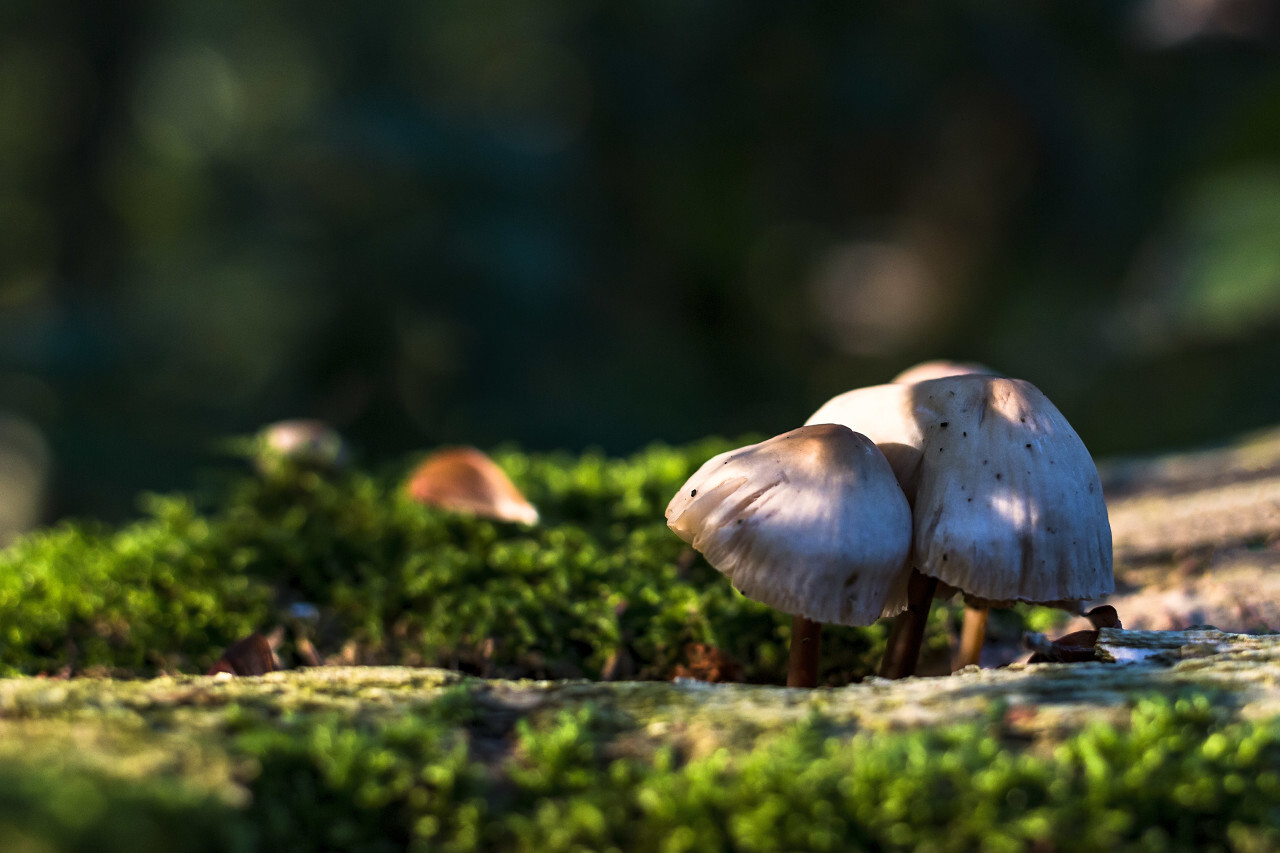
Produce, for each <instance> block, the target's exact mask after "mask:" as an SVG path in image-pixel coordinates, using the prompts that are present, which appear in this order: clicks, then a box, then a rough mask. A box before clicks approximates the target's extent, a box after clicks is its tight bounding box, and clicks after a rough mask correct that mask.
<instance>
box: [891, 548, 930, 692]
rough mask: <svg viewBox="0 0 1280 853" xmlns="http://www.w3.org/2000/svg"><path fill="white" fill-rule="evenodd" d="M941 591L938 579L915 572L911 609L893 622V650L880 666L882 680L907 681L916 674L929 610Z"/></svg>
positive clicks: (909, 595) (909, 599)
mask: <svg viewBox="0 0 1280 853" xmlns="http://www.w3.org/2000/svg"><path fill="white" fill-rule="evenodd" d="M937 588H938V579H937V578H931V577H927V576H925V575H922V574H920V572H919V571H918V570H917V569H912V570H911V580H910V581H909V582H908V583H907V609H906V610H904V611H902V613H900V614H898V617H897V618H896V619H894V620H893V628H892V630H890V631H889V646H888V648H886V649H885V652H884V661H883V662H882V663H881V664H880V675H881V676H882V677H884V678H906V677H907V676H908V675H912V674H914V673H915V671H916V663H917V662H918V661H919V660H920V645H921V644H922V643H923V642H924V626H925V623H926V622H928V621H929V607H930V606H931V605H932V604H933V593H934V591H935V590H936V589H937Z"/></svg>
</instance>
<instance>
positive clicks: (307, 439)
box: [253, 419, 351, 476]
mask: <svg viewBox="0 0 1280 853" xmlns="http://www.w3.org/2000/svg"><path fill="white" fill-rule="evenodd" d="M254 445H255V447H254V453H253V460H254V464H255V466H256V467H257V469H258V471H259V472H261V473H262V474H265V475H268V476H273V475H278V474H281V473H284V472H286V471H288V470H290V469H303V470H309V471H340V470H342V469H343V468H344V467H346V465H347V463H348V461H349V460H350V456H351V452H350V450H349V448H348V447H347V443H346V442H345V441H344V440H343V438H342V436H341V435H340V434H339V433H338V431H337V430H335V429H334V428H333V427H331V426H329V425H328V424H326V423H325V422H324V421H318V420H308V419H297V420H288V421H279V422H277V423H274V424H270V425H268V426H265V427H263V428H262V429H261V430H259V432H258V434H257V436H256V437H255V438H254Z"/></svg>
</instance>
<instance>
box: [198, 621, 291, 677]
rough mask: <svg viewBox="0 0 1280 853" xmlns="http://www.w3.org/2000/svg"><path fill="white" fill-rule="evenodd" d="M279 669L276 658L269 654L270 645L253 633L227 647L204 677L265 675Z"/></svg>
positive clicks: (262, 637)
mask: <svg viewBox="0 0 1280 853" xmlns="http://www.w3.org/2000/svg"><path fill="white" fill-rule="evenodd" d="M279 668H280V667H278V666H276V656H275V655H274V654H272V652H271V644H270V643H268V642H267V638H266V637H264V636H262V635H261V634H259V633H258V632H256V631H255V632H254V633H252V634H250V635H249V636H247V637H244V638H243V639H240V640H236V641H235V642H234V643H232V644H231V645H230V646H228V647H227V650H226V651H225V652H223V653H222V657H220V658H218V662H217V663H215V664H214V665H213V666H211V667H209V671H208V672H206V673H205V675H219V674H223V673H225V674H227V675H265V674H266V673H268V672H275V671H276V670H277V669H279Z"/></svg>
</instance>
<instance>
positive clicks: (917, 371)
mask: <svg viewBox="0 0 1280 853" xmlns="http://www.w3.org/2000/svg"><path fill="white" fill-rule="evenodd" d="M971 374H979V375H982V376H999V375H1000V373H999V371H996V370H992V369H991V368H989V367H987V366H986V365H985V364H978V363H977V362H976V361H947V360H945V359H939V360H937V361H923V362H921V363H920V364H917V365H916V366H915V367H908V368H907V369H906V370H904V371H902V372H901V373H899V374H898V375H897V376H895V377H893V379H891V380H889V381H890V382H893V383H894V384H897V385H914V384H915V383H917V382H927V381H929V380H930V379H942V378H944V377H947V376H969V375H971Z"/></svg>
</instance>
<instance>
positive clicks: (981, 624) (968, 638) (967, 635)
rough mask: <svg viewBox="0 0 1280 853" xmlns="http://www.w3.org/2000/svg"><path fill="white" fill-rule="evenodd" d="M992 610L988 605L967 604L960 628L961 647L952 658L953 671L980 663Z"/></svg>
mask: <svg viewBox="0 0 1280 853" xmlns="http://www.w3.org/2000/svg"><path fill="white" fill-rule="evenodd" d="M990 612H991V609H990V608H988V607H975V606H973V605H968V604H967V605H965V608H964V624H963V625H962V626H961V628H960V648H959V649H957V650H956V656H955V657H954V658H953V659H952V660H951V671H952V672H955V671H956V670H957V669H964V668H965V667H966V666H977V665H979V662H978V659H979V658H980V657H981V656H982V643H983V641H985V640H986V638H987V614H989V613H990Z"/></svg>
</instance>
